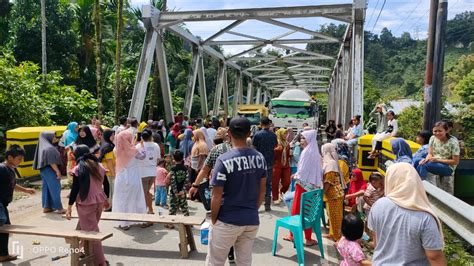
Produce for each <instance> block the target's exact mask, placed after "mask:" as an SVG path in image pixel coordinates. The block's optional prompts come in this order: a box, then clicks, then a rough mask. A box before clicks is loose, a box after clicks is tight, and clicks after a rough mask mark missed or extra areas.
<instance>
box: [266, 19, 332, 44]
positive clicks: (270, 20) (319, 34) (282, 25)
mask: <svg viewBox="0 0 474 266" xmlns="http://www.w3.org/2000/svg"><path fill="white" fill-rule="evenodd" d="M259 20H260V21H262V22H266V23H268V24H272V25H275V26H280V27H283V28H287V29H290V30H295V31H298V32H302V33H306V34H309V35H312V36H314V37H319V38H321V39H323V40H328V41H332V42H335V43H336V42H339V40H338V39H336V38H334V37H331V36H327V35H325V34H322V33H319V32H315V31H312V30H308V29H305V28H303V27H298V26H295V25H292V24H289V23H285V22H281V21H278V20H274V19H259Z"/></svg>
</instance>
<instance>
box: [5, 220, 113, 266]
mask: <svg viewBox="0 0 474 266" xmlns="http://www.w3.org/2000/svg"><path fill="white" fill-rule="evenodd" d="M0 233H6V234H22V235H37V236H50V237H59V238H64V239H65V240H66V243H68V244H70V247H71V249H70V250H71V252H70V255H71V265H72V266H78V265H94V253H93V250H92V245H91V243H90V241H103V240H105V239H107V238H110V237H112V236H113V234H112V233H101V232H88V231H80V230H58V229H57V228H51V227H43V226H32V225H3V226H0ZM80 240H84V254H85V256H84V257H83V258H80V257H79V252H77V251H79V250H80V247H79V241H80Z"/></svg>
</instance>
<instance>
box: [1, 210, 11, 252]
mask: <svg viewBox="0 0 474 266" xmlns="http://www.w3.org/2000/svg"><path fill="white" fill-rule="evenodd" d="M5 215H6V216H7V221H6V222H5V224H11V223H10V214H8V209H7V206H5ZM9 236H10V235H9V234H0V256H8V238H9Z"/></svg>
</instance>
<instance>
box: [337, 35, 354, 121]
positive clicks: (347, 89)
mask: <svg viewBox="0 0 474 266" xmlns="http://www.w3.org/2000/svg"><path fill="white" fill-rule="evenodd" d="M350 59H351V50H350V45H349V44H348V43H347V45H346V44H345V45H344V51H343V57H342V66H343V71H342V72H343V73H344V74H343V76H344V84H343V87H342V97H341V106H342V115H341V116H340V118H339V121H336V123H341V124H343V125H347V124H348V123H349V120H351V115H352V107H351V106H352V90H351V86H352V83H351V63H350V62H351V60H350Z"/></svg>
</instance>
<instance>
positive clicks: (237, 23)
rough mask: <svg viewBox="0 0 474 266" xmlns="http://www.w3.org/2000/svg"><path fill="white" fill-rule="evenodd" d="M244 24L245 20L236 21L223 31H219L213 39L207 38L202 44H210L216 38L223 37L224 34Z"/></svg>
mask: <svg viewBox="0 0 474 266" xmlns="http://www.w3.org/2000/svg"><path fill="white" fill-rule="evenodd" d="M242 22H244V21H243V20H236V21H234V22H232V23H231V24H230V25H228V26H227V27H225V28H223V29H221V30H220V31H218V32H216V33H215V34H214V35H212V36H211V37H209V38H207V39H206V40H205V41H204V42H203V43H202V44H206V43H209V42H210V41H212V40H214V39H215V38H217V37H219V36H221V35H222V34H224V33H226V32H227V31H229V30H230V29H232V28H235V27H237V26H238V25H240V24H241V23H242Z"/></svg>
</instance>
